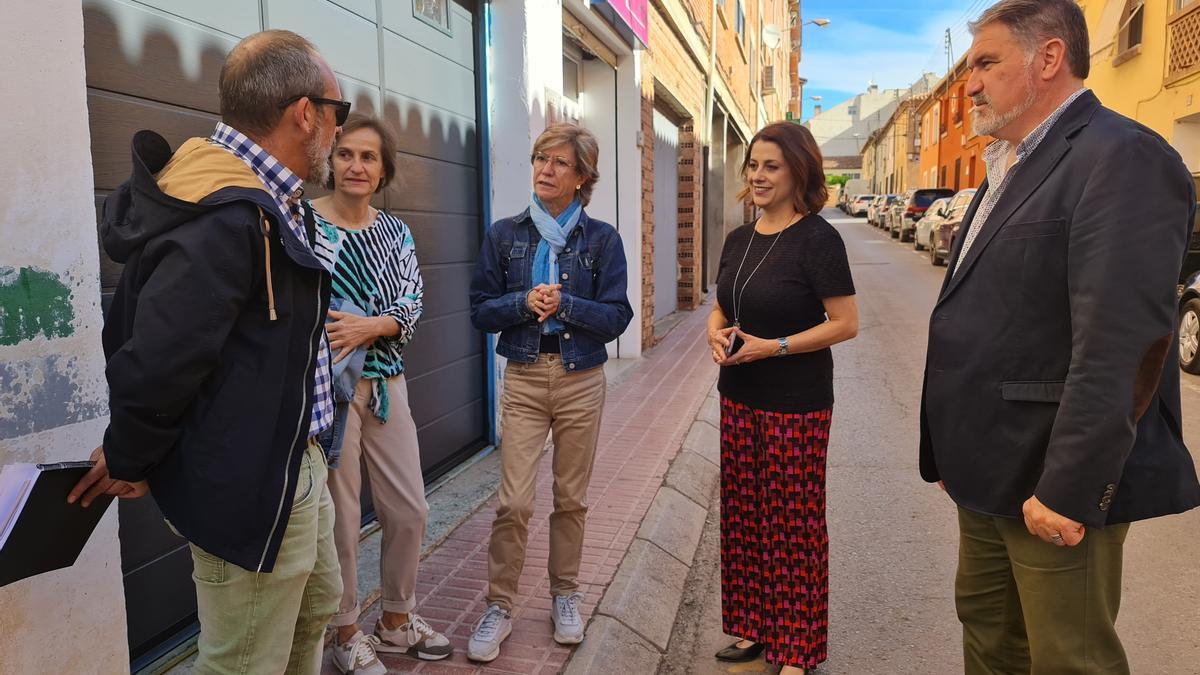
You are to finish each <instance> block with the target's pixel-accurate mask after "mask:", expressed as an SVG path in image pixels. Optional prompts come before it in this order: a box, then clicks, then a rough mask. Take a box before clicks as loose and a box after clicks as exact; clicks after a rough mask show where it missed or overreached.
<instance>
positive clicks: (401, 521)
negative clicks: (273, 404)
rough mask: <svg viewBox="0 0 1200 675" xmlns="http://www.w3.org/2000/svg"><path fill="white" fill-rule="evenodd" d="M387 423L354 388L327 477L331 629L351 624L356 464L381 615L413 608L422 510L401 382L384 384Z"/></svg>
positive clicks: (357, 523)
mask: <svg viewBox="0 0 1200 675" xmlns="http://www.w3.org/2000/svg"><path fill="white" fill-rule="evenodd" d="M387 388H388V399H389V415H388V421H387V423H386V424H385V423H383V422H380V421H379V418H377V417H375V413H373V412H371V408H370V405H369V404H370V401H371V383H370V381H368V380H365V379H364V380H362V381H361V382H359V383H358V386H357V387H356V388H355V390H354V400H353V401H351V403H350V414H349V415H348V419H347V420H346V435H345V437H344V440H343V442H342V458H341V463H340V464H338V467H337V468H336V469H333V470H332V471H330V472H329V491H330V493H332V494H333V505H334V509H335V510H336V512H337V523H336V524H335V525H334V541H335V542H336V543H337V553H338V562H339V563H341V566H342V588H343V591H342V603H341V606H340V607H339V608H338V612H337V614H335V615H334V617H333V619H332V621H330V623H331V624H333V625H334V626H350V625H353V624H355V623H358V614H359V609H360V608H359V606H358V539H359V532H360V530H361V523H362V506H361V502H360V501H359V499H360V494H361V492H362V465H363V464H364V463H365V464H366V468H367V478H368V480H369V481H370V484H371V499H372V501H373V502H374V504H375V514H376V515H377V516H378V517H379V524H380V526H381V527H382V528H383V544H382V550H381V551H380V555H379V579H380V585H381V586H382V587H383V588H382V593H383V602H382V604H383V610H384V611H386V612H404V613H406V612H410V611H412V610H413V608H414V607H416V588H417V564H418V562H419V561H420V559H421V542H422V541H423V540H424V538H425V521H426V520H427V517H428V515H429V505H428V504H427V503H426V501H425V480H424V478H423V477H422V475H421V454H420V450H419V447H418V445H417V426H416V424H414V423H413V419H412V412H411V411H410V410H409V408H408V386H407V385H406V384H405V382H404V376H403V375H399V376H396V377H393V378H390V379H389V380H388V381H387Z"/></svg>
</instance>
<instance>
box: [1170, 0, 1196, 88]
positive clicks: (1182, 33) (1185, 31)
mask: <svg viewBox="0 0 1200 675" xmlns="http://www.w3.org/2000/svg"><path fill="white" fill-rule="evenodd" d="M1168 23H1169V26H1168V31H1169V33H1170V36H1171V48H1170V52H1169V54H1168V57H1167V84H1172V83H1175V82H1178V81H1179V80H1182V79H1183V78H1185V77H1188V76H1189V75H1193V74H1195V73H1200V2H1193V3H1191V4H1190V5H1188V6H1187V7H1184V8H1183V9H1181V10H1179V11H1178V12H1176V13H1175V15H1174V16H1172V17H1171V18H1170V19H1169V20H1168Z"/></svg>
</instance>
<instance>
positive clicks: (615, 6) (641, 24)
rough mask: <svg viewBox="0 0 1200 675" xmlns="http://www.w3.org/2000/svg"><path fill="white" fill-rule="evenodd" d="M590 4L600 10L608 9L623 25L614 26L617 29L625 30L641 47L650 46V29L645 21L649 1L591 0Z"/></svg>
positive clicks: (646, 20)
mask: <svg viewBox="0 0 1200 675" xmlns="http://www.w3.org/2000/svg"><path fill="white" fill-rule="evenodd" d="M592 4H594V5H599V6H600V7H601V8H604V7H607V8H609V9H610V10H611V12H612V13H613V14H615V15H616V17H615V18H616V19H618V20H620V21H621V22H623V23H624V24H625V25H624V26H616V27H617V28H624V29H627V30H628V31H629V32H630V33H632V34H633V37H636V38H637V40H638V41H639V42H641V43H642V45H643V46H645V45H648V44H650V28H649V26H648V19H647V17H648V13H647V8H648V6H649V0H592ZM610 20H612V19H611V18H610ZM614 24H615V21H614Z"/></svg>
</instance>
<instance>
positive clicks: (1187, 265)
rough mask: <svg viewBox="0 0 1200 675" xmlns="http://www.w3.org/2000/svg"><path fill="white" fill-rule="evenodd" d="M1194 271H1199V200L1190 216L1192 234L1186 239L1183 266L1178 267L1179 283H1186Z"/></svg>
mask: <svg viewBox="0 0 1200 675" xmlns="http://www.w3.org/2000/svg"><path fill="white" fill-rule="evenodd" d="M1196 272H1200V202H1196V213H1195V216H1194V217H1193V218H1192V236H1191V238H1190V239H1188V248H1187V255H1186V256H1185V257H1184V259H1183V267H1181V268H1179V283H1181V284H1183V283H1186V282H1187V280H1188V279H1189V278H1191V276H1192V275H1193V274H1195V273H1196Z"/></svg>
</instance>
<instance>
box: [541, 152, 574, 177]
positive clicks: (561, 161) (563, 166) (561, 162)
mask: <svg viewBox="0 0 1200 675" xmlns="http://www.w3.org/2000/svg"><path fill="white" fill-rule="evenodd" d="M550 161H553V162H554V171H555V172H556V173H557V172H559V171H569V170H571V169H574V168H575V165H574V164H572V163H571V162H568V161H567V160H566V158H565V157H559V156H558V155H554V156H553V157H551V156H550V155H547V154H545V153H541V152H539V153H537V154H535V155H534V156H533V168H535V169H537V170H538V171H541V170H542V169H544V168H546V163H547V162H550Z"/></svg>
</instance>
